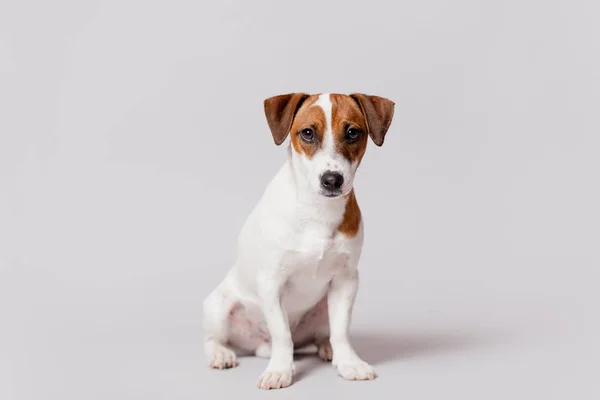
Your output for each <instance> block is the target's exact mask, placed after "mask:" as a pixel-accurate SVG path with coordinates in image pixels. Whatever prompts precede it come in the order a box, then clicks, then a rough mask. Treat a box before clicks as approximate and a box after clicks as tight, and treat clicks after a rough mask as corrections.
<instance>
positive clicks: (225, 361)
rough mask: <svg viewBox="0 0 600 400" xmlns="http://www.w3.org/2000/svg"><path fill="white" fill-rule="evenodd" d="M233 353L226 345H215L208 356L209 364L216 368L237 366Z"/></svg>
mask: <svg viewBox="0 0 600 400" xmlns="http://www.w3.org/2000/svg"><path fill="white" fill-rule="evenodd" d="M237 365H238V362H237V359H236V357H235V353H234V352H233V351H232V350H229V349H228V348H227V347H223V346H215V348H214V350H213V352H212V356H211V358H210V366H211V367H212V368H216V369H225V368H233V367H237Z"/></svg>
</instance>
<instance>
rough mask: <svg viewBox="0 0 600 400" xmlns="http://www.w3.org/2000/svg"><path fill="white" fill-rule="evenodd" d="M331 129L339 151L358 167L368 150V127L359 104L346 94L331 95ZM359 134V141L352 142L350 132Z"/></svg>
mask: <svg viewBox="0 0 600 400" xmlns="http://www.w3.org/2000/svg"><path fill="white" fill-rule="evenodd" d="M330 100H331V107H332V110H331V120H332V121H331V129H332V134H333V138H334V142H335V147H336V149H337V151H338V152H339V153H340V154H342V155H343V156H344V157H346V159H348V161H350V162H351V163H354V162H356V163H357V165H358V164H360V161H361V160H362V158H363V155H364V154H365V151H366V149H367V141H368V140H367V135H368V125H367V122H366V120H365V117H364V115H363V113H362V110H361V108H360V106H359V104H358V103H357V102H356V100H354V99H353V98H352V97H350V96H348V95H344V94H331V95H330ZM349 129H354V130H356V131H358V132H359V136H358V139H356V140H350V139H349V137H348V135H347V134H348V130H349Z"/></svg>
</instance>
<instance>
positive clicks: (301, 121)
mask: <svg viewBox="0 0 600 400" xmlns="http://www.w3.org/2000/svg"><path fill="white" fill-rule="evenodd" d="M318 98H319V95H312V96H310V97H309V98H307V99H306V100H305V101H304V103H303V104H302V107H300V109H299V110H298V112H297V113H296V117H295V118H294V122H293V123H292V127H291V129H290V140H291V143H292V148H293V149H294V150H295V151H296V152H297V153H300V154H305V155H306V157H308V158H309V159H310V158H312V156H313V155H314V154H315V153H316V152H317V151H318V150H319V149H320V148H321V147H322V145H323V136H324V135H325V130H326V129H327V124H326V121H325V112H324V111H323V109H322V108H321V107H312V105H313V104H314V103H315V102H316V101H317V99H318ZM307 128H310V129H312V130H313V131H314V135H315V139H314V141H313V142H312V143H307V142H306V141H305V140H303V139H302V136H300V132H302V130H303V129H307Z"/></svg>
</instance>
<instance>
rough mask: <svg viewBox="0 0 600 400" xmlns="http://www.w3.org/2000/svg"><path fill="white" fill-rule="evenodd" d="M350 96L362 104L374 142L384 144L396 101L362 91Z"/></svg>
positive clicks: (378, 144) (379, 144) (361, 107)
mask: <svg viewBox="0 0 600 400" xmlns="http://www.w3.org/2000/svg"><path fill="white" fill-rule="evenodd" d="M350 97H352V98H353V99H354V100H356V102H357V103H358V105H359V106H360V109H361V110H362V113H363V115H364V116H365V120H366V122H367V129H368V131H369V136H371V139H373V142H375V144H376V145H377V146H381V145H383V140H384V139H385V134H386V133H387V131H388V129H389V127H390V124H391V123H392V118H393V117H394V102H393V101H391V100H388V99H386V98H383V97H379V96H370V95H366V94H361V93H353V94H351V95H350Z"/></svg>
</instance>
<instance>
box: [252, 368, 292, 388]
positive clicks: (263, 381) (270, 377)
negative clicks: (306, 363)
mask: <svg viewBox="0 0 600 400" xmlns="http://www.w3.org/2000/svg"><path fill="white" fill-rule="evenodd" d="M293 374H294V366H293V365H292V366H291V367H290V368H289V369H270V368H267V370H266V371H265V372H263V374H262V375H261V376H260V378H259V379H258V382H257V383H256V386H257V387H258V388H259V389H265V390H269V389H281V388H284V387H288V386H290V385H291V383H292V375H293Z"/></svg>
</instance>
